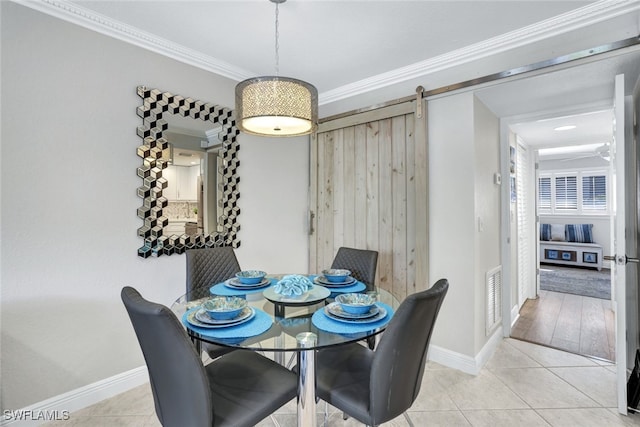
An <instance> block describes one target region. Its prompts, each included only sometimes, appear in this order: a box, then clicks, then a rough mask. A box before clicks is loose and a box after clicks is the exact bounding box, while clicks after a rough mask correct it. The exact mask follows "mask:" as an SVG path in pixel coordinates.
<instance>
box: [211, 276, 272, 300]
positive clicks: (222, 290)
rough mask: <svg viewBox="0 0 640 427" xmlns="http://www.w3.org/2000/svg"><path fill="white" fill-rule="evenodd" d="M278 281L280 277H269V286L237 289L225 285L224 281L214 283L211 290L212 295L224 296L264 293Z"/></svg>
mask: <svg viewBox="0 0 640 427" xmlns="http://www.w3.org/2000/svg"><path fill="white" fill-rule="evenodd" d="M277 282H278V279H269V285H268V286H264V287H262V288H258V289H235V288H230V287H228V286H225V284H224V283H218V284H217V285H213V286H212V287H211V288H210V289H209V292H211V295H220V296H223V297H229V296H234V297H235V296H241V295H251V294H257V293H262V292H264V291H265V290H266V289H269V287H270V286H273V285H275V284H276V283H277Z"/></svg>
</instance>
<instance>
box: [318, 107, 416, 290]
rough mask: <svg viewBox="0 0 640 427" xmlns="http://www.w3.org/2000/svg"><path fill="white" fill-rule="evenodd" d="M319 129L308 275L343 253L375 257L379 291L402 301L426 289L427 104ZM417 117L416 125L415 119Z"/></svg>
mask: <svg viewBox="0 0 640 427" xmlns="http://www.w3.org/2000/svg"><path fill="white" fill-rule="evenodd" d="M421 102H422V107H423V108H422V111H421V112H419V113H418V114H416V111H415V106H416V101H412V102H406V103H403V104H398V105H394V106H390V107H385V108H381V109H378V110H374V111H370V112H367V113H360V114H356V115H352V116H348V117H343V118H340V119H336V120H332V121H328V122H324V123H322V124H321V125H320V126H319V128H318V132H317V134H316V135H315V136H313V137H312V139H311V159H310V161H311V167H310V171H311V172H310V173H311V179H310V185H311V188H310V197H311V200H310V209H311V212H310V216H311V218H312V222H311V227H310V230H311V231H310V256H309V260H310V261H309V262H310V266H309V271H310V272H316V273H317V272H320V271H321V270H322V269H324V268H328V267H329V266H330V265H331V262H332V260H333V257H334V256H335V253H336V252H337V250H338V248H339V247H341V246H347V247H353V248H358V249H372V250H376V251H378V268H377V274H376V286H379V287H381V288H382V289H385V290H388V291H390V292H392V293H393V294H394V296H396V297H397V298H399V299H401V300H402V299H404V298H405V297H406V296H407V295H408V294H411V293H414V292H416V291H419V290H423V289H427V288H428V287H429V284H428V280H429V277H428V216H427V211H428V181H427V179H428V150H427V137H426V123H427V120H426V116H427V111H426V101H425V100H422V101H421ZM418 116H419V117H418Z"/></svg>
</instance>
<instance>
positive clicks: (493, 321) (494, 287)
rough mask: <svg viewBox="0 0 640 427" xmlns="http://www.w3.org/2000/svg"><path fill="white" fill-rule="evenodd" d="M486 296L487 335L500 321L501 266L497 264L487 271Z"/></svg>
mask: <svg viewBox="0 0 640 427" xmlns="http://www.w3.org/2000/svg"><path fill="white" fill-rule="evenodd" d="M485 289H486V296H487V299H486V301H487V317H486V320H485V333H486V336H489V335H490V334H491V333H492V332H493V331H494V330H495V328H496V327H497V326H498V325H499V324H500V322H502V266H501V265H499V266H497V267H495V268H493V269H491V270H489V271H488V272H487V279H486V284H485Z"/></svg>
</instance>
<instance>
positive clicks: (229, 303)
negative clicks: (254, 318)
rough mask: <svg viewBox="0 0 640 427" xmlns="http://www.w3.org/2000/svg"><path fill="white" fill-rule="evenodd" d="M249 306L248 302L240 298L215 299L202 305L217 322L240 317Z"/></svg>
mask: <svg viewBox="0 0 640 427" xmlns="http://www.w3.org/2000/svg"><path fill="white" fill-rule="evenodd" d="M246 306H247V300H246V299H244V298H240V297H213V298H211V299H208V300H207V301H205V303H204V304H202V308H203V309H204V310H205V311H206V312H207V314H208V315H209V316H210V317H211V318H212V319H215V320H228V319H233V318H235V317H238V316H239V315H240V312H241V311H242V310H244V308H245V307H246Z"/></svg>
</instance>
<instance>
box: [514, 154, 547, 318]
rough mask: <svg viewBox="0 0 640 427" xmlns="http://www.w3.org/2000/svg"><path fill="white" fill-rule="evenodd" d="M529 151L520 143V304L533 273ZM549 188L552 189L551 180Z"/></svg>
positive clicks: (518, 221)
mask: <svg viewBox="0 0 640 427" xmlns="http://www.w3.org/2000/svg"><path fill="white" fill-rule="evenodd" d="M530 176H531V173H530V170H529V151H528V150H527V149H526V148H525V147H523V146H522V145H520V144H518V157H517V167H516V182H517V186H516V189H517V194H518V196H517V202H516V204H517V206H516V207H517V226H518V248H517V250H518V274H517V277H518V297H517V298H518V301H517V302H518V306H520V305H522V304H523V303H524V301H525V299H526V295H527V290H528V289H529V288H530V284H531V278H532V274H533V270H532V263H531V251H530V248H531V245H532V242H531V239H530V231H529V229H530V228H531V227H532V225H531V224H530V221H529V203H528V198H527V194H528V193H529V185H530V182H531V181H530ZM547 180H548V182H549V190H551V185H550V183H551V180H550V179H549V178H547ZM548 200H549V208H550V207H551V205H550V203H551V192H549V199H548Z"/></svg>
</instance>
